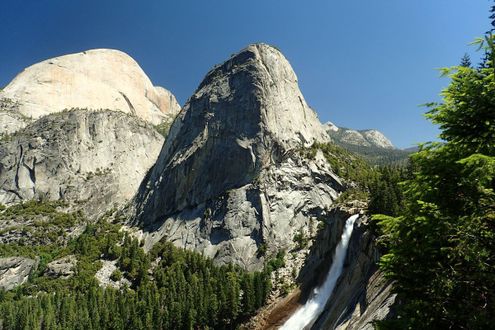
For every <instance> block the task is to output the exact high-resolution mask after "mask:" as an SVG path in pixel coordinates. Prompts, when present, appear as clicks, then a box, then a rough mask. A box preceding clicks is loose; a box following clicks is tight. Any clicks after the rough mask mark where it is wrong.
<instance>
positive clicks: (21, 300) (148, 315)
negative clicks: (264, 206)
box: [0, 221, 283, 329]
mask: <svg viewBox="0 0 495 330" xmlns="http://www.w3.org/2000/svg"><path fill="white" fill-rule="evenodd" d="M116 247H117V248H116ZM40 251H41V248H39V249H38V250H36V251H34V252H36V253H40ZM55 251H56V252H55ZM30 252H31V251H30ZM67 254H74V255H76V257H77V259H78V263H77V267H76V274H75V275H74V276H73V277H71V278H69V279H66V280H62V279H51V278H47V277H44V276H42V274H43V269H42V268H43V266H41V269H40V270H39V271H38V272H36V273H35V274H33V275H32V277H31V278H30V280H29V281H28V283H26V284H24V285H23V286H21V287H19V288H17V289H16V290H14V291H13V292H8V293H0V324H2V326H3V329H24V328H29V329H39V328H43V329H45V328H46V329H81V328H90V329H109V328H111V329H193V328H201V329H206V328H214V329H231V328H235V327H236V325H237V324H239V323H240V322H242V321H244V320H245V319H246V318H247V317H249V316H250V315H252V314H253V313H254V312H255V311H256V310H257V309H258V308H260V307H261V306H263V304H264V303H265V301H266V298H267V296H268V294H269V292H270V290H271V282H270V272H269V271H268V270H264V271H263V272H254V273H248V272H246V271H244V270H242V269H241V268H240V267H237V266H233V265H224V266H216V265H214V264H213V261H212V260H211V259H207V258H204V257H203V256H201V255H199V254H198V253H195V252H192V251H187V250H182V249H178V248H176V247H174V246H173V245H172V244H171V243H167V242H159V243H157V244H156V245H155V246H154V247H153V249H152V250H151V251H150V252H149V253H148V254H145V253H144V251H143V249H142V248H141V247H140V246H139V243H138V241H137V240H135V239H132V238H131V237H129V236H124V234H123V233H121V232H120V231H119V226H118V225H115V224H111V223H108V222H106V221H99V222H98V223H96V224H92V225H88V226H87V227H86V229H85V231H84V232H83V233H82V234H81V235H80V236H79V237H78V238H76V239H73V240H72V241H70V242H69V244H68V245H67V247H65V248H63V249H58V250H54V252H53V254H50V255H48V256H47V257H46V258H45V259H43V260H42V262H41V263H42V264H46V263H47V262H49V261H51V260H53V259H55V258H59V257H61V256H63V255H67ZM277 257H278V258H280V259H282V262H283V253H280V254H279V255H278V256H277ZM42 258H44V257H42ZM101 258H103V259H110V260H114V259H117V266H118V269H117V270H116V271H114V272H113V273H112V275H111V279H112V280H114V281H118V280H120V279H121V278H123V277H126V278H127V279H129V280H130V281H131V287H130V288H127V287H124V288H123V289H121V290H114V289H111V288H107V289H103V288H101V287H99V286H98V283H97V282H96V279H95V277H94V275H95V273H96V272H97V270H98V269H99V268H101V263H100V262H99V260H100V259H101ZM152 262H153V263H154V266H153V267H152V266H151V265H152ZM278 262H280V261H278ZM41 263H40V264H41Z"/></svg>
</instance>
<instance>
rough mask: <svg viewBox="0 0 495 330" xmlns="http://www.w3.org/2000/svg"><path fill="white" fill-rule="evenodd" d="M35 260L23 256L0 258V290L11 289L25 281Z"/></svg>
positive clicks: (34, 266) (35, 262)
mask: <svg viewBox="0 0 495 330" xmlns="http://www.w3.org/2000/svg"><path fill="white" fill-rule="evenodd" d="M36 265H37V261H36V260H33V259H28V258H23V257H9V258H0V290H2V289H3V290H5V291H8V290H12V289H13V288H15V287H16V286H18V285H21V284H23V283H24V282H26V281H27V279H28V276H29V274H30V273H31V270H32V269H33V268H36Z"/></svg>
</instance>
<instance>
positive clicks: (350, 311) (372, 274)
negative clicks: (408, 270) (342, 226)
mask: <svg viewBox="0 0 495 330" xmlns="http://www.w3.org/2000/svg"><path fill="white" fill-rule="evenodd" d="M379 259H380V253H379V251H378V249H377V247H376V245H375V238H374V237H373V234H372V233H371V231H370V229H369V226H368V223H367V218H366V217H362V218H360V219H359V221H358V223H356V225H355V228H354V232H353V234H352V237H351V241H350V243H349V248H348V251H347V256H346V261H345V266H344V269H343V271H342V275H341V276H340V278H339V280H338V282H337V285H336V287H335V289H334V291H333V293H332V296H331V297H330V299H329V301H328V302H327V304H326V307H325V310H324V311H323V313H322V314H321V315H320V317H319V318H318V320H317V322H316V323H315V324H314V325H313V327H312V329H339V330H344V329H345V330H364V329H366V330H372V329H374V327H373V321H376V320H383V319H385V318H387V317H389V316H390V313H392V309H393V305H394V302H395V297H396V295H395V294H394V293H392V283H391V282H390V281H388V280H386V279H385V278H384V276H383V273H381V272H380V270H378V267H377V263H378V260H379Z"/></svg>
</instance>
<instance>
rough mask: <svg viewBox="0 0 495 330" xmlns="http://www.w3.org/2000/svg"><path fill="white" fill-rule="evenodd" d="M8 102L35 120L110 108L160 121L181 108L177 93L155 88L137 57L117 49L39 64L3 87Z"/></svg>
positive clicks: (0, 99)
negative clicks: (66, 112)
mask: <svg viewBox="0 0 495 330" xmlns="http://www.w3.org/2000/svg"><path fill="white" fill-rule="evenodd" d="M2 103H8V104H11V105H12V104H13V105H15V107H11V108H10V109H5V107H2V109H0V110H1V111H2V112H7V113H10V111H14V112H16V113H19V114H20V115H22V116H25V117H28V118H33V119H37V118H39V117H41V116H43V115H47V114H50V113H54V112H60V111H62V110H64V109H70V108H87V109H93V110H97V109H109V110H119V111H123V112H125V113H130V114H133V115H136V116H138V117H140V118H142V119H144V120H146V121H148V122H151V123H152V124H155V125H156V124H159V123H161V122H162V121H164V120H166V121H170V118H173V116H175V115H176V114H177V113H178V112H179V110H180V106H179V105H178V103H177V101H176V100H175V97H174V96H173V95H172V94H171V93H170V92H169V91H167V90H166V89H164V88H162V87H155V86H153V84H152V83H151V81H150V79H149V78H148V77H147V76H146V74H145V73H144V71H143V70H142V69H141V68H140V67H139V65H138V64H137V63H136V61H134V60H133V59H132V58H131V57H130V56H129V55H127V54H125V53H123V52H121V51H117V50H112V49H93V50H88V51H84V52H81V53H76V54H69V55H64V56H60V57H55V58H51V59H48V60H45V61H42V62H40V63H36V64H34V65H32V66H30V67H28V68H26V69H24V70H23V71H22V72H21V73H19V74H18V75H17V76H16V77H15V78H14V80H12V81H11V82H10V83H9V84H8V85H7V86H6V87H5V88H4V89H3V90H2V91H0V105H1V104H2ZM9 110H10V111H9ZM10 116H12V114H10Z"/></svg>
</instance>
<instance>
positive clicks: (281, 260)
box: [266, 250, 285, 273]
mask: <svg viewBox="0 0 495 330" xmlns="http://www.w3.org/2000/svg"><path fill="white" fill-rule="evenodd" d="M284 266H285V251H284V250H280V251H278V252H277V255H276V256H275V257H274V258H272V259H270V260H269V261H268V262H267V265H266V269H267V271H268V272H269V273H271V272H272V271H275V270H277V269H280V268H282V267H284Z"/></svg>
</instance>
